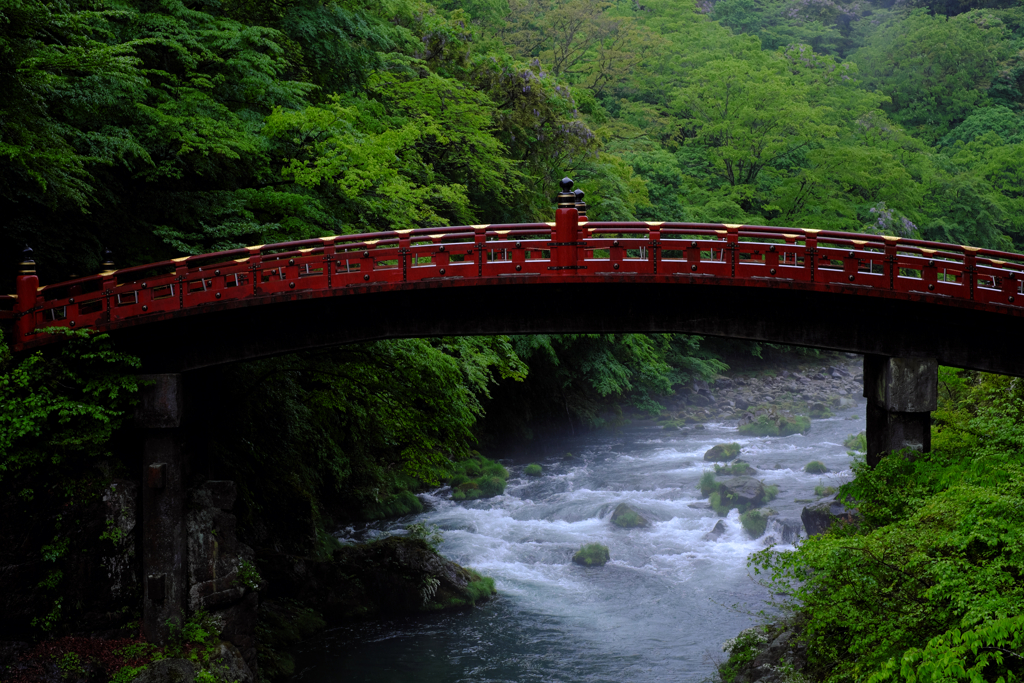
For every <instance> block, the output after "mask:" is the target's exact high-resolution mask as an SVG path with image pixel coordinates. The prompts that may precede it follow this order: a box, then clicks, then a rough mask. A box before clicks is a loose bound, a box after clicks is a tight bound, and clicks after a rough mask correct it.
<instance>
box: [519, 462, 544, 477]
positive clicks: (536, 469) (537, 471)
mask: <svg viewBox="0 0 1024 683" xmlns="http://www.w3.org/2000/svg"><path fill="white" fill-rule="evenodd" d="M523 471H524V472H525V473H526V475H527V476H530V477H539V476H540V475H541V474H543V473H544V470H543V468H541V466H540V465H538V464H537V463H533V464H531V465H527V466H526V469H525V470H523Z"/></svg>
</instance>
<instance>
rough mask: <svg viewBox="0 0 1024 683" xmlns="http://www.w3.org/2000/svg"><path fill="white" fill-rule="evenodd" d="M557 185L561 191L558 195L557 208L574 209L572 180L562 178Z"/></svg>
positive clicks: (574, 199)
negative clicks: (560, 187)
mask: <svg viewBox="0 0 1024 683" xmlns="http://www.w3.org/2000/svg"><path fill="white" fill-rule="evenodd" d="M559 185H561V186H562V191H561V192H559V193H558V208H559V209H575V208H576V195H575V194H574V193H573V191H572V178H562V182H561V183H559Z"/></svg>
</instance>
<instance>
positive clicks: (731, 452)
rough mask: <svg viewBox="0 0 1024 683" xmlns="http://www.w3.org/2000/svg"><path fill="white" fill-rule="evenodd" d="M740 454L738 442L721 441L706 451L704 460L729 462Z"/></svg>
mask: <svg viewBox="0 0 1024 683" xmlns="http://www.w3.org/2000/svg"><path fill="white" fill-rule="evenodd" d="M739 454H740V445H739V444H738V443H720V444H717V445H715V446H712V447H711V448H709V449H708V450H707V451H705V452H704V460H706V461H708V462H729V461H730V460H732V459H734V458H736V457H738V456H739Z"/></svg>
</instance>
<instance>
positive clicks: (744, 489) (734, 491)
mask: <svg viewBox="0 0 1024 683" xmlns="http://www.w3.org/2000/svg"><path fill="white" fill-rule="evenodd" d="M777 493H778V488H777V487H775V486H765V485H764V482H760V481H758V480H757V479H754V478H752V477H734V478H732V479H728V480H725V481H720V482H719V483H718V490H717V491H715V492H714V493H712V494H711V496H710V497H709V498H708V502H709V503H711V507H712V508H714V510H715V511H716V512H718V514H720V515H723V516H724V515H726V514H728V512H729V510H731V509H732V508H738V509H739V511H740V513H743V512H746V511H747V510H749V509H751V508H756V507H760V506H761V505H764V504H765V503H767V502H768V501H770V500H772V499H773V498H774V497H775V496H776V494H777Z"/></svg>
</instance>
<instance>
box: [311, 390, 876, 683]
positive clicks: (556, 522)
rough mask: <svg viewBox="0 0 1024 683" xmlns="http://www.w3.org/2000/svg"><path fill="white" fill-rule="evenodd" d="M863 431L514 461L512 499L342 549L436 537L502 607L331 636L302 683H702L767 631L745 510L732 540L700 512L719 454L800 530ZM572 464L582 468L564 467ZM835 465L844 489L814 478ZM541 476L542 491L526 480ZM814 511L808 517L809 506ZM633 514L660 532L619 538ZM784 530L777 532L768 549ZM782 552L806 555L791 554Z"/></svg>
mask: <svg viewBox="0 0 1024 683" xmlns="http://www.w3.org/2000/svg"><path fill="white" fill-rule="evenodd" d="M863 429H864V404H863V402H862V400H859V402H858V403H857V405H856V406H853V407H848V408H844V409H840V410H839V411H838V412H837V414H836V416H835V417H832V418H829V419H824V420H814V421H812V427H811V430H810V432H809V433H808V434H806V435H794V436H789V437H781V438H779V437H775V438H767V437H766V438H745V437H740V436H739V435H738V434H737V432H736V426H735V422H734V421H732V422H728V423H709V424H707V425H705V429H703V430H691V431H679V430H669V429H663V428H661V427H659V426H655V425H653V424H646V425H645V424H636V423H635V424H633V425H632V426H627V427H624V428H622V429H619V430H610V429H609V430H600V431H595V432H590V433H587V434H584V435H581V436H579V437H577V438H575V439H566V440H564V441H560V442H557V443H551V442H549V443H547V444H545V446H544V452H543V453H540V452H534V453H529V454H527V455H524V456H523V457H522V458H518V459H515V460H509V459H506V460H503V461H502V462H503V464H505V466H506V467H508V469H509V471H510V472H511V475H510V477H509V480H508V487H507V488H506V491H505V494H504V495H502V496H498V497H496V498H490V499H486V500H477V501H470V502H460V503H454V502H452V501H451V500H450V499H449V495H448V490H447V489H441V490H439V491H437V492H435V493H433V494H427V495H424V496H422V498H423V500H424V502H425V503H426V504H427V505H428V509H427V511H425V512H424V513H422V514H419V515H416V516H415V517H407V518H403V519H401V520H398V521H394V522H389V523H384V524H379V525H374V526H371V527H370V528H369V529H362V530H355V529H347V530H343V531H341V532H339V534H338V535H339V536H340V537H342V539H343V540H345V539H347V538H351V537H352V536H357V537H360V538H365V537H366V536H367V535H369V536H372V535H374V534H375V533H379V532H381V531H390V532H392V533H402V528H403V526H404V525H406V524H409V523H412V522H421V523H424V524H427V525H437V526H438V527H439V528H440V529H441V530H442V531H443V533H444V542H443V543H442V545H441V548H440V550H441V553H442V554H444V555H445V556H447V557H449V558H451V559H452V560H454V561H456V562H458V563H460V564H462V565H465V566H468V567H472V568H474V569H476V570H477V571H479V572H481V573H482V574H484V575H487V576H492V577H494V579H495V581H496V583H497V588H498V596H497V597H496V598H495V599H493V600H491V601H490V602H488V603H486V604H484V605H482V606H481V607H478V608H476V609H472V610H469V611H466V612H456V613H445V614H436V615H428V616H420V617H412V618H403V619H396V620H390V621H384V622H373V623H368V624H355V625H351V626H346V627H342V628H338V629H334V630H331V631H329V632H328V633H327V634H326V636H324V637H323V638H319V639H317V640H315V641H312V642H310V643H308V644H306V645H305V646H304V647H303V648H302V649H301V650H300V652H299V653H298V655H299V656H298V657H297V660H298V663H299V668H300V669H302V674H301V676H300V678H301V680H303V681H309V682H318V683H319V682H327V681H373V682H389V683H391V682H395V683H397V682H398V681H417V682H421V683H433V682H438V683H440V682H454V681H473V682H475V683H479V682H485V681H515V682H525V681H565V682H570V681H572V682H584V681H586V682H595V683H596V682H606V681H607V682H608V683H613V682H614V683H621V682H624V681H636V682H644V683H648V682H654V681H665V682H668V681H673V682H675V681H693V682H696V681H701V680H703V679H706V678H708V677H709V676H710V675H712V673H713V671H714V663H715V661H717V660H724V657H725V655H724V653H723V652H722V643H723V642H724V641H726V640H728V639H729V638H733V637H735V636H736V635H737V634H738V633H739V632H740V631H741V630H743V629H744V628H747V627H749V626H751V625H752V624H753V623H754V622H755V617H754V616H753V615H752V613H754V612H756V611H758V610H759V609H761V608H762V607H764V604H763V601H764V599H765V598H766V597H767V594H766V591H765V590H764V589H763V588H761V587H760V586H759V585H758V584H757V583H756V582H755V581H753V580H752V578H751V574H750V570H748V568H747V566H746V560H747V556H748V555H749V554H750V553H752V552H754V551H756V550H759V549H761V548H763V547H764V545H765V538H760V539H751V538H750V537H749V535H748V534H747V533H746V532H745V531H744V530H743V528H742V527H741V526H740V523H739V515H738V514H737V512H736V511H735V510H733V511H732V512H730V513H729V516H728V517H727V518H725V521H726V525H727V526H728V531H727V532H726V534H724V535H723V536H721V537H720V538H719V539H718V540H717V541H715V540H710V539H708V538H706V535H707V534H708V532H710V531H711V529H712V528H713V527H714V525H715V523H716V522H717V521H718V520H719V519H720V518H719V517H718V515H717V514H716V513H715V512H713V511H712V510H711V509H709V508H708V506H707V501H706V500H704V499H701V496H700V491H699V490H698V486H697V484H698V481H699V479H700V476H701V473H702V472H703V471H704V470H705V469H709V468H711V464H710V463H705V462H704V460H703V456H704V452H705V451H706V450H707V449H709V448H710V447H711V446H713V445H715V444H718V443H727V442H731V441H736V442H738V443H740V444H741V445H742V446H743V450H742V452H741V454H740V459H742V460H745V461H746V462H748V463H750V464H751V465H752V466H753V467H755V468H756V469H757V470H758V472H757V474H756V475H754V476H755V477H756V478H758V479H761V480H763V481H764V482H765V483H766V484H776V485H778V487H779V494H778V497H777V498H776V499H775V500H774V501H772V502H771V503H769V507H771V508H773V509H774V510H776V511H778V513H779V515H780V516H781V517H783V518H789V519H793V520H799V517H800V512H801V510H802V509H803V507H804V505H806V504H807V501H808V500H812V499H813V500H817V496H815V494H814V488H815V486H816V485H819V484H824V485H832V486H834V485H837V484H838V483H840V482H841V481H845V480H847V479H848V478H849V477H850V476H851V475H850V471H849V466H850V462H851V458H850V457H849V456H848V455H847V452H846V449H845V448H844V447H843V445H842V443H843V440H844V439H845V438H846V437H847V436H848V435H850V434H855V433H857V432H860V431H862V430H863ZM566 452H571V453H572V454H573V457H565V453H566ZM811 460H820V461H822V462H823V463H825V465H827V466H828V468H829V469H830V470H831V472H830V473H829V474H824V475H810V474H805V473H804V471H803V468H804V465H806V464H807V463H808V462H810V461H811ZM531 462H539V463H540V464H541V465H542V466H543V468H544V474H543V476H541V477H528V476H526V475H525V474H524V473H523V468H524V466H525V465H527V464H528V463H531ZM797 501H800V502H797ZM619 503H627V504H629V505H630V506H632V507H633V508H635V509H636V510H637V511H638V512H640V513H641V514H642V515H643V516H645V517H646V518H647V519H649V520H650V521H651V522H652V525H651V527H649V528H646V529H630V530H626V529H620V528H618V527H616V526H614V525H612V524H611V522H610V521H609V518H610V516H611V512H612V510H613V509H614V508H615V506H616V505H618V504H619ZM773 531H774V532H775V533H776V534H778V532H779V529H778V527H774V528H773V526H769V529H768V531H767V535H772V534H773ZM595 541H596V542H599V543H603V544H605V545H607V546H608V548H609V550H610V553H611V561H610V562H609V563H608V564H607V565H605V566H604V567H600V568H586V567H581V566H578V565H575V564H573V563H572V562H571V561H570V558H571V556H572V554H573V553H574V552H575V551H576V550H578V549H579V548H580V546H582V545H583V544H584V543H588V542H595ZM778 547H780V548H786V547H792V546H778Z"/></svg>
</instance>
